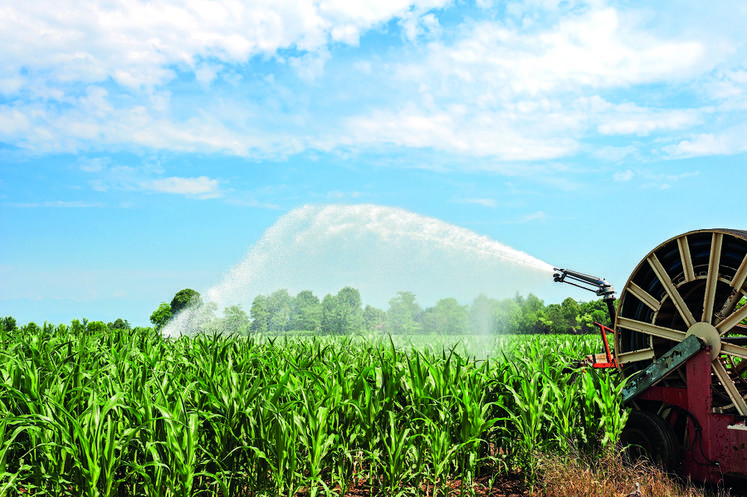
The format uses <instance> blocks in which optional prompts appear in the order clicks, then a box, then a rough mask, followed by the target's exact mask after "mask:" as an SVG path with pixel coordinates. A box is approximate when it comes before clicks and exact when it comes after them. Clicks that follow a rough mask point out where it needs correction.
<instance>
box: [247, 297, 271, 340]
mask: <svg viewBox="0 0 747 497" xmlns="http://www.w3.org/2000/svg"><path fill="white" fill-rule="evenodd" d="M249 314H250V315H251V317H252V324H251V327H250V329H251V330H252V332H253V333H267V332H269V331H270V304H269V299H268V298H267V297H266V296H264V295H257V296H256V297H254V300H253V301H252V308H251V309H249Z"/></svg>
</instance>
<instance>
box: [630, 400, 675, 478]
mask: <svg viewBox="0 0 747 497" xmlns="http://www.w3.org/2000/svg"><path fill="white" fill-rule="evenodd" d="M620 442H621V443H622V446H623V447H624V451H625V453H626V454H627V456H628V457H629V458H630V459H632V460H636V459H638V458H640V457H645V458H647V459H649V460H650V461H652V462H653V463H654V464H656V465H657V466H659V467H661V468H662V469H663V470H664V471H666V472H668V473H672V472H674V471H675V470H676V469H677V466H678V465H679V462H680V448H679V444H678V443H677V437H676V436H675V434H674V431H673V430H672V427H671V426H669V425H668V424H667V423H666V421H664V420H663V419H662V418H660V417H659V416H657V415H656V414H654V413H652V412H649V411H641V410H633V411H630V416H628V422H627V423H626V424H625V429H623V432H622V434H621V435H620Z"/></svg>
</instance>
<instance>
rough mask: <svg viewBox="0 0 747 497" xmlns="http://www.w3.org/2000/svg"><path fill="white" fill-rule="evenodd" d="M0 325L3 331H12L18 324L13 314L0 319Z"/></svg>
mask: <svg viewBox="0 0 747 497" xmlns="http://www.w3.org/2000/svg"><path fill="white" fill-rule="evenodd" d="M0 326H2V327H3V329H4V330H5V331H14V330H15V329H16V328H17V327H18V324H17V323H16V320H15V318H14V317H13V316H5V317H4V318H2V319H0Z"/></svg>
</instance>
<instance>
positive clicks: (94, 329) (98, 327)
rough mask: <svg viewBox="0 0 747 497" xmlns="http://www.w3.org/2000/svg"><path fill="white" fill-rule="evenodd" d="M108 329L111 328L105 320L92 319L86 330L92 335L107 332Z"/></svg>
mask: <svg viewBox="0 0 747 497" xmlns="http://www.w3.org/2000/svg"><path fill="white" fill-rule="evenodd" d="M108 331H109V328H107V326H106V323H104V322H103V321H91V322H89V323H88V325H87V326H86V332H87V333H90V334H92V335H100V334H102V333H107V332H108Z"/></svg>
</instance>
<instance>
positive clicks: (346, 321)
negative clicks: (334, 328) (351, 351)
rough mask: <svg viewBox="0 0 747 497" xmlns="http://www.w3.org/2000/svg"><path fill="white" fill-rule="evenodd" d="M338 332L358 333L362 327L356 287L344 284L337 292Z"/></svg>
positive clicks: (359, 297)
mask: <svg viewBox="0 0 747 497" xmlns="http://www.w3.org/2000/svg"><path fill="white" fill-rule="evenodd" d="M336 300H337V309H338V310H337V312H338V316H337V319H338V322H339V333H341V334H346V335H347V334H350V333H360V331H361V330H362V329H363V309H362V308H361V305H362V303H361V294H360V292H359V291H358V289H357V288H353V287H350V286H346V287H345V288H343V289H342V290H340V291H339V292H337V298H336Z"/></svg>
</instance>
